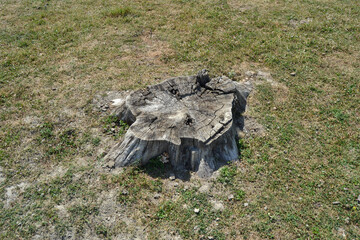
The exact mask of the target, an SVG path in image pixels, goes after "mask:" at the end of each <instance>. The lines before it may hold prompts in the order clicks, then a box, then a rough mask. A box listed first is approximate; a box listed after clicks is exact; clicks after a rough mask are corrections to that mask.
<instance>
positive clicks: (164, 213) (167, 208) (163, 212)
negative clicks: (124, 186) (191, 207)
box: [156, 201, 175, 219]
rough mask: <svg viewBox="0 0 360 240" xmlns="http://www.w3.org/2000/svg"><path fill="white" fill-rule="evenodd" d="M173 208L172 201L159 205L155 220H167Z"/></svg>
mask: <svg viewBox="0 0 360 240" xmlns="http://www.w3.org/2000/svg"><path fill="white" fill-rule="evenodd" d="M174 208H175V204H174V203H173V202H172V201H166V202H164V203H163V204H161V205H160V207H159V210H158V211H157V212H156V217H157V219H166V218H169V217H170V216H171V214H172V211H173V210H174Z"/></svg>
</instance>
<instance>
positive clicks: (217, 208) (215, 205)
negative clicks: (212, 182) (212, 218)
mask: <svg viewBox="0 0 360 240" xmlns="http://www.w3.org/2000/svg"><path fill="white" fill-rule="evenodd" d="M211 204H212V206H213V209H214V210H215V211H219V212H222V211H224V209H225V207H224V204H222V203H221V202H218V201H211Z"/></svg>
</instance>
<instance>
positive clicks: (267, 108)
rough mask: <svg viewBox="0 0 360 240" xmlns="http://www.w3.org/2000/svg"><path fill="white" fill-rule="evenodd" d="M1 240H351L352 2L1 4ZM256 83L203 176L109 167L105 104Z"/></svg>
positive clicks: (359, 123)
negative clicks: (226, 144) (228, 148)
mask: <svg viewBox="0 0 360 240" xmlns="http://www.w3.org/2000/svg"><path fill="white" fill-rule="evenodd" d="M0 9H1V11H0V22H1V24H0V239H106V238H108V239H271V238H274V239H295V238H296V239H358V238H359V237H360V210H359V208H360V205H359V203H360V197H359V195H360V174H359V173H360V132H359V128H360V116H359V113H360V109H359V108H360V107H359V106H360V97H359V96H360V92H359V90H360V81H359V80H360V79H359V76H360V35H359V32H360V27H359V24H358V23H359V22H360V6H359V4H358V1H357V0H344V1H335V0H314V1H296V0H278V1H276V0H267V1H259V0H255V1H245V0H238V1H236V0H231V1H230V0H228V1H226V0H204V1H196V0H171V1H170V0H154V1H140V0H134V1H122V0H118V1H115V0H110V1H100V0H81V1H74V0H64V1H54V0H49V1H47V0H35V1H30V0H11V1H10V0H0ZM203 68H206V69H208V70H209V71H210V73H211V74H212V75H213V76H217V75H226V76H228V77H230V78H232V79H233V80H236V81H243V80H245V79H246V78H254V79H255V80H254V81H255V82H256V88H255V90H254V91H253V93H252V94H251V96H250V99H249V103H248V104H249V105H248V109H247V111H246V113H245V115H246V117H247V118H248V119H252V120H251V121H250V124H249V126H254V127H252V128H250V129H249V131H248V132H247V133H245V134H244V138H243V139H242V140H240V141H239V149H240V152H241V157H240V159H239V161H237V162H235V163H233V164H230V165H229V166H225V167H223V168H222V169H220V170H219V172H217V173H216V174H215V175H214V176H213V178H211V179H208V180H204V179H199V178H196V177H192V178H191V179H190V180H189V181H181V180H179V179H175V180H172V179H169V178H168V175H167V174H168V167H167V165H166V164H163V163H161V162H160V161H157V159H154V161H152V162H151V163H150V164H149V165H148V166H146V167H143V168H126V169H111V168H109V166H106V163H104V161H103V157H104V155H105V154H106V152H107V151H108V150H109V149H110V147H111V146H112V145H113V144H114V143H116V142H117V141H121V139H122V136H123V134H124V132H125V131H126V128H127V126H126V125H125V124H122V123H119V122H117V121H116V119H113V118H112V117H111V116H108V115H107V110H106V109H102V110H101V109H100V111H99V109H97V108H96V107H94V105H93V99H94V98H95V96H97V95H105V94H106V92H107V91H121V90H133V89H140V88H143V87H145V86H147V85H149V84H153V83H158V82H160V81H162V80H164V79H166V78H168V77H174V76H181V75H189V74H195V73H197V72H198V71H199V70H201V69H203Z"/></svg>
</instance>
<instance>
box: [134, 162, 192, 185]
mask: <svg viewBox="0 0 360 240" xmlns="http://www.w3.org/2000/svg"><path fill="white" fill-rule="evenodd" d="M160 158H161V157H156V158H153V159H150V161H149V162H148V163H147V164H145V165H143V166H140V167H139V168H140V169H141V170H142V171H144V172H145V173H146V174H148V175H149V176H151V177H153V178H161V179H169V178H172V177H174V179H175V178H176V179H180V180H182V181H189V180H190V178H191V174H190V171H187V170H182V171H179V170H175V169H174V167H173V166H172V165H171V164H170V163H169V162H166V163H164V162H162V161H161V160H160Z"/></svg>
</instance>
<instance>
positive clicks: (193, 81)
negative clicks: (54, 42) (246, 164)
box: [105, 70, 250, 177]
mask: <svg viewBox="0 0 360 240" xmlns="http://www.w3.org/2000/svg"><path fill="white" fill-rule="evenodd" d="M249 93H250V84H249V83H238V82H235V81H232V80H230V79H229V78H227V77H224V76H223V77H217V78H212V79H211V78H210V77H209V75H208V73H207V71H206V70H202V71H201V72H199V73H198V74H197V75H195V76H186V77H176V78H171V79H168V80H165V81H164V82H162V83H160V84H157V85H153V86H149V87H147V88H146V89H143V90H138V91H134V92H132V93H130V94H128V95H127V96H126V97H124V99H116V100H114V101H115V103H116V104H115V105H116V107H115V109H114V112H113V113H114V114H115V115H116V116H117V117H118V118H119V119H120V120H122V121H124V122H126V123H128V124H129V125H130V128H129V129H128V131H127V132H126V134H125V138H124V140H123V141H122V142H120V143H118V144H116V145H115V146H114V147H113V148H112V149H111V150H110V152H109V153H108V154H107V156H106V157H105V159H106V160H107V161H114V162H115V167H123V166H129V165H144V164H146V163H147V162H148V161H149V160H150V159H151V158H154V157H157V156H160V155H161V154H163V153H167V154H168V156H169V161H170V163H171V165H172V166H173V167H174V169H175V170H176V171H184V170H191V171H194V172H197V174H198V175H199V176H201V177H208V176H210V175H211V174H212V172H213V171H214V170H216V169H218V168H219V167H221V166H222V165H224V164H225V163H226V162H228V161H232V160H236V159H238V148H237V142H236V138H237V131H238V130H239V128H241V121H240V119H241V114H242V113H243V112H244V111H245V106H246V98H247V96H248V95H249Z"/></svg>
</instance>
